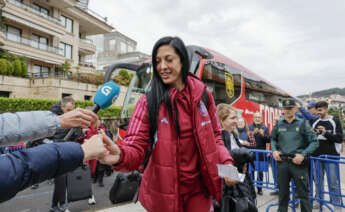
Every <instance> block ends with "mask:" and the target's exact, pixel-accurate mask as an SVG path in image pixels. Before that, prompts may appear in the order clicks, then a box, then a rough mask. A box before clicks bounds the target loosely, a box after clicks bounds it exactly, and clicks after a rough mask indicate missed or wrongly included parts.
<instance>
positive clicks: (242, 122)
mask: <svg viewBox="0 0 345 212" xmlns="http://www.w3.org/2000/svg"><path fill="white" fill-rule="evenodd" d="M245 126H246V123H245V120H244V118H243V117H239V118H238V121H237V127H238V128H240V129H242V128H244V127H245Z"/></svg>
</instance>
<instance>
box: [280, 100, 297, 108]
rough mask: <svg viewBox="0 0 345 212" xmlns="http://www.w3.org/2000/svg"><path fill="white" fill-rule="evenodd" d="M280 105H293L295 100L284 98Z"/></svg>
mask: <svg viewBox="0 0 345 212" xmlns="http://www.w3.org/2000/svg"><path fill="white" fill-rule="evenodd" d="M282 106H283V107H295V106H296V101H295V100H294V99H284V100H283V104H282Z"/></svg>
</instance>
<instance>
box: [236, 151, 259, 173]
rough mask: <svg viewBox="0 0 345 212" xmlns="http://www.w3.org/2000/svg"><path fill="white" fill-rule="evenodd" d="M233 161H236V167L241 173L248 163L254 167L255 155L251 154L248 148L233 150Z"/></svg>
mask: <svg viewBox="0 0 345 212" xmlns="http://www.w3.org/2000/svg"><path fill="white" fill-rule="evenodd" d="M230 154H231V157H232V159H234V162H235V166H236V167H237V169H238V171H239V172H242V168H243V167H244V165H245V164H246V163H250V164H251V165H252V166H253V167H254V161H255V158H256V157H255V153H254V152H250V151H249V150H248V149H247V148H244V147H241V148H237V149H233V150H231V152H230Z"/></svg>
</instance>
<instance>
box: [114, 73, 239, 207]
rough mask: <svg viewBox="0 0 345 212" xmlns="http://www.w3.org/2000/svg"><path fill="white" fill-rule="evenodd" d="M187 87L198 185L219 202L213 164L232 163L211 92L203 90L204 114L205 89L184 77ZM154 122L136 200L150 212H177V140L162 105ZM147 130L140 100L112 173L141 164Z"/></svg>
mask: <svg viewBox="0 0 345 212" xmlns="http://www.w3.org/2000/svg"><path fill="white" fill-rule="evenodd" d="M187 83H188V86H190V89H189V90H190V91H193V92H192V93H190V97H191V100H190V101H191V108H192V119H193V120H192V121H193V123H194V124H193V125H194V127H193V129H194V130H193V134H194V138H195V142H196V145H197V148H198V152H199V158H200V167H201V170H200V171H201V175H202V182H203V184H204V185H205V187H206V188H207V190H208V192H209V194H210V195H211V196H213V197H214V198H216V199H217V200H220V197H221V192H222V183H221V179H220V178H219V177H218V170H217V166H216V164H218V163H220V164H233V160H232V158H231V156H230V154H229V152H228V150H227V149H226V148H225V146H224V143H223V141H222V137H221V128H220V125H219V122H218V117H217V113H216V105H215V103H214V100H213V97H212V94H211V92H210V91H209V90H208V89H207V93H208V96H209V103H208V104H209V109H208V111H207V109H206V107H205V105H204V103H203V102H202V94H203V91H204V89H205V88H206V86H205V85H204V84H203V83H202V82H201V81H200V80H199V79H197V78H196V77H194V76H188V78H187ZM171 90H172V89H171ZM170 94H171V99H174V95H175V94H176V92H170ZM158 120H159V124H158V129H157V142H156V144H155V147H154V150H153V152H152V155H151V158H150V161H149V163H148V165H147V168H146V170H145V172H144V175H143V178H142V181H141V186H140V193H139V200H140V202H141V203H142V205H143V206H144V207H145V208H146V210H148V211H150V212H158V211H159V212H161V211H165V212H177V211H179V204H180V201H179V186H178V181H179V180H178V176H179V174H178V170H179V168H178V161H179V160H178V158H177V157H178V154H177V152H178V148H179V147H178V145H177V144H178V136H177V134H176V129H175V124H174V123H175V122H174V120H171V118H170V115H169V112H168V109H167V108H166V107H165V105H164V104H162V105H161V106H160V110H159V115H158ZM181 122H182V121H181V120H180V123H181ZM149 128H150V124H149V121H148V113H147V99H146V96H143V97H142V98H141V99H140V100H139V102H138V103H137V105H136V108H135V110H134V112H133V114H132V117H131V121H130V125H129V128H128V131H127V134H126V136H125V138H124V140H123V143H122V144H121V146H120V148H121V150H122V154H121V159H120V161H119V163H118V164H117V165H116V166H114V169H115V170H118V171H123V172H128V171H132V170H135V169H136V168H137V167H138V166H139V165H141V164H142V163H143V161H144V158H145V152H146V151H147V150H148V149H149V147H150V144H149V141H150V135H149Z"/></svg>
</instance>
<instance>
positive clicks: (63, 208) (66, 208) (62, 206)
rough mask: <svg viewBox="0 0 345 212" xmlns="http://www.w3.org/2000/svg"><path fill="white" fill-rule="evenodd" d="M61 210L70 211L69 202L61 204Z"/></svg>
mask: <svg viewBox="0 0 345 212" xmlns="http://www.w3.org/2000/svg"><path fill="white" fill-rule="evenodd" d="M60 211H61V212H70V211H69V210H68V204H67V203H64V204H63V205H61V206H60Z"/></svg>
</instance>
